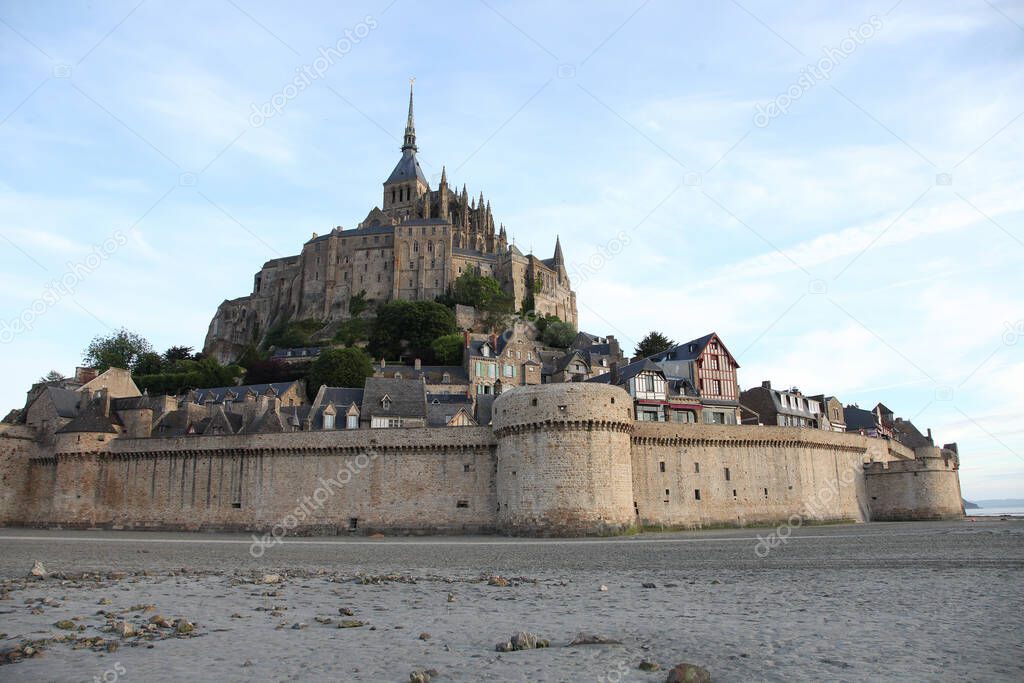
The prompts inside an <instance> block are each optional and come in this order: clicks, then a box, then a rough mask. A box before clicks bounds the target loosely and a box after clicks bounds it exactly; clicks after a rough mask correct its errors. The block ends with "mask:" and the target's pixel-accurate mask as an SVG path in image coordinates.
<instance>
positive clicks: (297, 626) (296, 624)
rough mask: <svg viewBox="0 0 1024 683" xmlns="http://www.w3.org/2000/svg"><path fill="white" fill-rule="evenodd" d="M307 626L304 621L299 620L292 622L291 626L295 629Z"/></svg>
mask: <svg viewBox="0 0 1024 683" xmlns="http://www.w3.org/2000/svg"><path fill="white" fill-rule="evenodd" d="M307 626H309V624H306V623H304V622H301V621H297V622H295V623H294V624H292V628H293V629H295V630H296V631H298V630H299V629H303V628H306V627H307Z"/></svg>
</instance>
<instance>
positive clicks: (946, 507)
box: [864, 446, 964, 522]
mask: <svg viewBox="0 0 1024 683" xmlns="http://www.w3.org/2000/svg"><path fill="white" fill-rule="evenodd" d="M959 469H960V458H959V456H958V455H957V453H956V451H953V450H947V449H940V448H936V447H932V446H925V447H921V448H916V449H914V459H912V460H895V461H892V462H887V463H881V462H873V463H869V464H867V465H865V466H864V482H865V486H866V490H867V494H868V496H869V497H870V498H869V503H870V506H871V520H872V521H876V522H895V521H910V520H919V519H961V518H962V517H963V516H964V507H963V501H962V499H961V497H960V477H959V472H958V470H959Z"/></svg>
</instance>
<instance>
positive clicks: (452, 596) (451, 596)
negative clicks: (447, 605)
mask: <svg viewBox="0 0 1024 683" xmlns="http://www.w3.org/2000/svg"><path fill="white" fill-rule="evenodd" d="M448 602H455V593H449V594H448Z"/></svg>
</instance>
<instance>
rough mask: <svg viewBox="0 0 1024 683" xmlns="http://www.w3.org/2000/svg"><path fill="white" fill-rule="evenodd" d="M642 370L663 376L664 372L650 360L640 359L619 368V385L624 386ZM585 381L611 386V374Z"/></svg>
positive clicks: (607, 373)
mask: <svg viewBox="0 0 1024 683" xmlns="http://www.w3.org/2000/svg"><path fill="white" fill-rule="evenodd" d="M644 370H653V371H654V372H657V373H660V374H661V375H664V374H665V372H664V371H663V370H662V369H661V368H660V367H658V365H657V364H656V363H654V362H653V361H652V360H651V359H650V358H642V359H640V360H638V361H634V362H632V363H629V364H628V365H623V366H622V367H621V368H619V384H625V383H626V382H627V381H629V380H631V379H633V378H634V377H636V376H637V375H639V374H640V373H641V372H643V371H644ZM587 381H588V382H595V383H600V384H611V381H612V373H611V372H606V373H605V374H603V375H598V376H597V377H591V378H590V379H588V380H587Z"/></svg>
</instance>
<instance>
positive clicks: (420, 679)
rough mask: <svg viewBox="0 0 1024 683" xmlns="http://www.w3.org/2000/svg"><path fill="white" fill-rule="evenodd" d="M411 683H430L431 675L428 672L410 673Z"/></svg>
mask: <svg viewBox="0 0 1024 683" xmlns="http://www.w3.org/2000/svg"><path fill="white" fill-rule="evenodd" d="M409 683H430V674H428V673H427V672H426V671H412V672H410V673H409Z"/></svg>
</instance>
